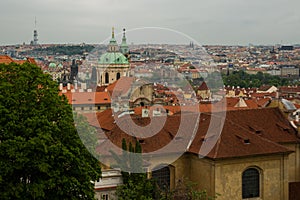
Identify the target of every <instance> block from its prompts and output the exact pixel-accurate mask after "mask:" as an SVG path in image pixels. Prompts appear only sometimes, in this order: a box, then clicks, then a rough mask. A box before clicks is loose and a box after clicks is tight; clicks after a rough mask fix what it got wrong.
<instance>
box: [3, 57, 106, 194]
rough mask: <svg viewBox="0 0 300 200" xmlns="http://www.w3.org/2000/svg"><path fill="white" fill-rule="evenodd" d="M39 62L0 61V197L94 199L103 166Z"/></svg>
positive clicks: (64, 100) (68, 106)
mask: <svg viewBox="0 0 300 200" xmlns="http://www.w3.org/2000/svg"><path fill="white" fill-rule="evenodd" d="M57 88H58V87H57V84H56V83H55V82H53V81H52V80H51V78H50V76H49V75H46V74H43V73H42V71H41V69H40V68H39V67H37V66H34V65H30V64H28V63H26V64H23V65H17V64H10V65H3V64H2V65H0V115H1V118H0V141H1V142H0V191H1V193H0V199H93V198H94V184H93V182H92V181H94V180H98V178H99V176H100V174H101V169H100V165H99V162H98V160H97V159H95V158H94V157H93V156H92V155H91V154H90V153H89V152H88V151H87V149H86V148H85V146H84V145H83V144H82V142H81V140H80V138H79V136H78V134H77V131H76V128H75V125H74V121H73V115H72V109H71V106H70V105H69V104H68V103H67V101H66V98H64V97H62V96H59V95H58V89H57Z"/></svg>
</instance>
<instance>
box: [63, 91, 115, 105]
mask: <svg viewBox="0 0 300 200" xmlns="http://www.w3.org/2000/svg"><path fill="white" fill-rule="evenodd" d="M60 94H63V95H65V96H66V97H67V99H68V102H69V104H71V105H97V104H110V103H111V99H110V96H109V94H108V93H107V92H74V93H72V92H70V91H68V92H66V93H60Z"/></svg>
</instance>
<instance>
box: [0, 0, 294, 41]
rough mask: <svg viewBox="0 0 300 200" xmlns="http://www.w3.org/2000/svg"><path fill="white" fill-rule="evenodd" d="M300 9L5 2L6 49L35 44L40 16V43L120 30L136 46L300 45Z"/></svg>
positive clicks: (162, 2) (239, 1) (271, 4)
mask: <svg viewBox="0 0 300 200" xmlns="http://www.w3.org/2000/svg"><path fill="white" fill-rule="evenodd" d="M299 8H300V1H299V0H22V1H20V0H1V1H0V26H1V31H0V36H1V37H0V45H3V44H20V43H23V42H26V43H28V42H29V41H30V40H32V32H33V29H34V19H35V17H37V30H38V33H39V41H40V43H82V42H85V43H102V42H103V41H104V40H105V39H106V38H107V37H109V36H110V32H111V27H112V26H114V27H115V29H116V32H117V33H120V32H121V31H122V28H123V27H125V28H126V29H127V30H128V32H127V38H128V42H129V43H135V44H137V43H147V42H148V43H160V42H166V43H186V42H188V41H190V39H191V38H193V39H195V40H196V41H197V42H199V43H200V44H244V45H245V44H249V43H252V44H278V43H283V44H295V43H298V44H299V43H300V12H299ZM143 27H148V28H145V29H143ZM150 27H157V28H150ZM171 30H174V31H171ZM119 36H120V35H119ZM189 37H190V38H189Z"/></svg>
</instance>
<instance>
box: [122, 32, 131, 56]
mask: <svg viewBox="0 0 300 200" xmlns="http://www.w3.org/2000/svg"><path fill="white" fill-rule="evenodd" d="M120 50H121V53H122V54H124V55H127V54H128V53H129V48H128V45H127V42H126V36H125V28H124V29H123V37H122V43H121V48H120Z"/></svg>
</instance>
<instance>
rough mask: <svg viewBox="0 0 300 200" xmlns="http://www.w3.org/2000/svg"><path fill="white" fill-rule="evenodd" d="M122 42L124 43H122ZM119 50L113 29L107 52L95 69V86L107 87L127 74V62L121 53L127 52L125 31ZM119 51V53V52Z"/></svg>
mask: <svg viewBox="0 0 300 200" xmlns="http://www.w3.org/2000/svg"><path fill="white" fill-rule="evenodd" d="M123 41H124V43H123ZM122 44H123V46H122V45H121V48H120V47H119V45H118V43H117V41H116V39H115V33H114V28H112V34H111V39H110V41H109V44H108V47H107V52H106V53H104V54H103V55H101V57H100V59H99V64H98V67H97V85H99V86H101V85H109V84H111V83H113V82H115V81H116V80H118V79H120V78H121V77H122V76H128V74H129V61H128V59H127V58H126V56H124V54H123V53H121V52H123V51H124V52H128V46H127V44H126V37H125V31H124V33H123V39H122ZM120 51H121V52H120Z"/></svg>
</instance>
